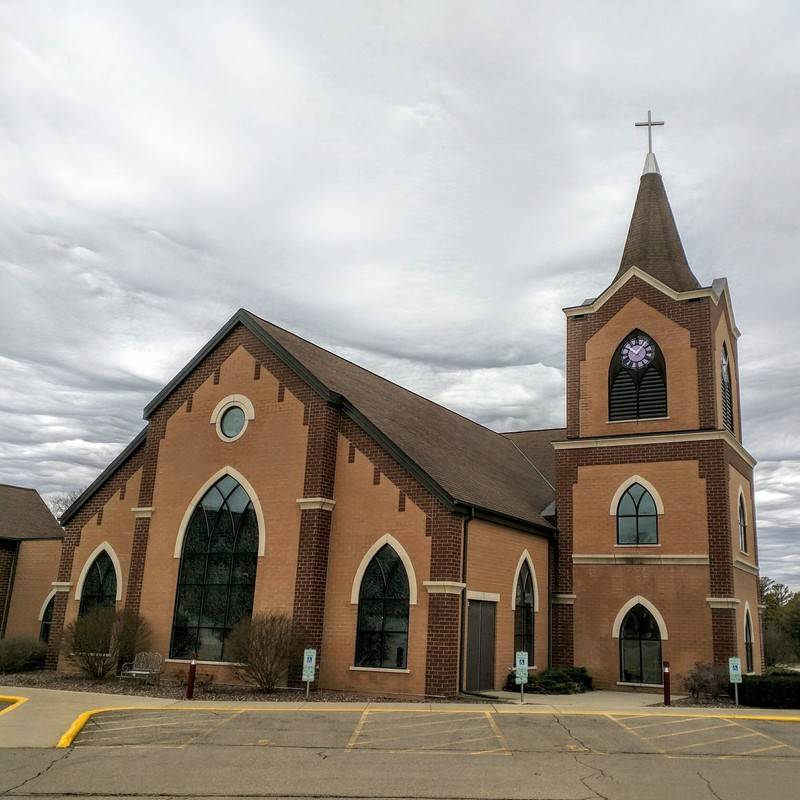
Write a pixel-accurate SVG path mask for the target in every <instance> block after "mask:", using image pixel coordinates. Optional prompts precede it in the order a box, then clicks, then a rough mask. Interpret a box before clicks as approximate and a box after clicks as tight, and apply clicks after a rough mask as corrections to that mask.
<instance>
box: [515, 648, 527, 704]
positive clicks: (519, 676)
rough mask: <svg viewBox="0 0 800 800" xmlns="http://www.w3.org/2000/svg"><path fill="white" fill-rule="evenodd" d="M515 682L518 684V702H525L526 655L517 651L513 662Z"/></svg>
mask: <svg viewBox="0 0 800 800" xmlns="http://www.w3.org/2000/svg"><path fill="white" fill-rule="evenodd" d="M515 668H516V669H515V672H516V680H517V683H518V684H519V701H520V703H524V702H525V684H526V683H527V682H528V653H527V651H525V650H518V651H517V655H516V662H515Z"/></svg>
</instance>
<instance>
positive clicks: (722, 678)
mask: <svg viewBox="0 0 800 800" xmlns="http://www.w3.org/2000/svg"><path fill="white" fill-rule="evenodd" d="M683 688H684V689H685V690H686V691H687V692H689V694H690V695H691V696H692V700H694V701H695V702H696V703H699V702H700V701H706V702H708V701H717V700H719V698H720V697H721V696H722V695H723V694H728V693H729V689H730V681H729V678H728V669H727V667H723V666H719V665H714V664H700V663H697V664H695V665H694V666H693V667H692V668H691V669H690V670H689V673H688V674H687V675H686V677H685V678H684V679H683Z"/></svg>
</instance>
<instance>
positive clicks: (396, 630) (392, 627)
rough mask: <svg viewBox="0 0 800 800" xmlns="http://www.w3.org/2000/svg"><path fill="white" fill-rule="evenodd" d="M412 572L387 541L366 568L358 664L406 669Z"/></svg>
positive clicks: (361, 597)
mask: <svg viewBox="0 0 800 800" xmlns="http://www.w3.org/2000/svg"><path fill="white" fill-rule="evenodd" d="M408 600H409V593H408V575H407V574H406V569H405V567H404V566H403V562H402V561H401V559H400V556H399V555H397V552H396V551H395V550H394V548H393V547H392V546H391V545H388V544H385V545H384V546H383V547H381V549H380V550H378V552H377V553H376V554H375V556H374V557H373V558H372V560H371V561H370V562H369V564H368V565H367V568H366V570H365V571H364V577H363V578H362V579H361V589H360V591H359V595H358V629H357V631H356V666H357V667H383V668H384V669H405V668H406V664H407V662H408Z"/></svg>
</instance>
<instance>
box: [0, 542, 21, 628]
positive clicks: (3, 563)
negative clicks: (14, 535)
mask: <svg viewBox="0 0 800 800" xmlns="http://www.w3.org/2000/svg"><path fill="white" fill-rule="evenodd" d="M16 554H17V542H12V541H9V540H4V539H0V636H2V635H3V633H4V631H5V628H6V621H7V620H6V613H7V606H9V605H10V600H11V579H12V577H13V572H14V558H15V556H16Z"/></svg>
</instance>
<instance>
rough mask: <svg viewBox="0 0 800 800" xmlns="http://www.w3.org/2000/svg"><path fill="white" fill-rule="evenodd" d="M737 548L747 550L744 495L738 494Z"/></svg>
mask: <svg viewBox="0 0 800 800" xmlns="http://www.w3.org/2000/svg"><path fill="white" fill-rule="evenodd" d="M739 549H740V550H741V551H742V552H743V553H746V552H747V514H746V513H745V510H744V497H742V496H741V495H739Z"/></svg>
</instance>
